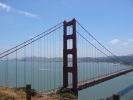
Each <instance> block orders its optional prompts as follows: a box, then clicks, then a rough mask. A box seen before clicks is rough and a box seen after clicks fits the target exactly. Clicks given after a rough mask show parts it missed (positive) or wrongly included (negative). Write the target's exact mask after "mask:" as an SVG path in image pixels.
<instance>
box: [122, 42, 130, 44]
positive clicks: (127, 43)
mask: <svg viewBox="0 0 133 100" xmlns="http://www.w3.org/2000/svg"><path fill="white" fill-rule="evenodd" d="M128 44H129V42H123V43H121V45H128Z"/></svg>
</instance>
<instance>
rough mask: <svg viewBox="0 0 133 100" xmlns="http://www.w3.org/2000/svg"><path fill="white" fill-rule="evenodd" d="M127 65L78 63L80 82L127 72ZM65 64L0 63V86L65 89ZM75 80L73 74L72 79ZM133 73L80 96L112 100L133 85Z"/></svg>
mask: <svg viewBox="0 0 133 100" xmlns="http://www.w3.org/2000/svg"><path fill="white" fill-rule="evenodd" d="M126 67H127V66H124V65H121V66H119V65H115V66H114V64H111V63H110V64H109V63H85V62H84V63H83V62H82V63H78V80H79V81H82V80H86V79H90V78H95V77H97V76H99V75H104V74H107V73H108V72H114V71H116V70H118V69H119V70H120V69H123V68H126ZM62 71H63V69H62V62H37V61H34V62H30V61H26V62H23V61H17V62H16V61H15V60H14V61H8V63H7V62H5V61H0V85H1V86H8V87H24V86H25V85H26V84H31V85H32V88H34V89H36V90H37V91H40V92H45V91H48V90H51V89H54V88H59V87H62V83H63V82H62V75H63V72H62ZM69 76H71V74H70V75H69ZM132 76H133V73H129V74H126V75H123V76H120V77H117V78H115V79H112V80H109V81H106V82H103V83H101V84H98V85H95V86H93V87H90V88H87V89H84V90H82V91H80V92H79V100H99V99H100V98H104V99H105V98H107V97H110V96H111V95H112V94H113V93H117V92H119V91H120V90H122V89H124V88H126V87H128V86H129V85H131V84H132V83H133V78H132ZM71 82H72V79H71V77H69V83H70V84H71ZM131 94H132V92H129V93H128V94H126V95H124V96H123V97H121V98H122V100H133V99H131V98H132V97H133V96H132V95H131Z"/></svg>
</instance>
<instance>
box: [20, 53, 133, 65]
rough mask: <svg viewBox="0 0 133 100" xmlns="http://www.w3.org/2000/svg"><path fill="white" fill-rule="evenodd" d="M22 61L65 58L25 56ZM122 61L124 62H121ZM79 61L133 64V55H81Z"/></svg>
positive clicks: (55, 60) (60, 59)
mask: <svg viewBox="0 0 133 100" xmlns="http://www.w3.org/2000/svg"><path fill="white" fill-rule="evenodd" d="M71 60H72V59H71V58H69V59H68V61H71ZM20 61H44V62H53V61H54V62H62V61H63V59H62V58H60V57H56V58H46V57H25V58H21V59H20ZM120 61H122V62H120ZM78 62H109V63H123V64H132V65H133V55H127V56H118V57H117V58H114V57H112V56H110V57H97V58H94V57H79V58H78Z"/></svg>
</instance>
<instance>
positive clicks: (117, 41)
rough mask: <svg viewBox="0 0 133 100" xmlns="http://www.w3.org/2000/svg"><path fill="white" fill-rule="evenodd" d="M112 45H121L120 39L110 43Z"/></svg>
mask: <svg viewBox="0 0 133 100" xmlns="http://www.w3.org/2000/svg"><path fill="white" fill-rule="evenodd" d="M110 43H111V44H113V45H117V44H121V41H120V40H119V39H113V40H111V41H110Z"/></svg>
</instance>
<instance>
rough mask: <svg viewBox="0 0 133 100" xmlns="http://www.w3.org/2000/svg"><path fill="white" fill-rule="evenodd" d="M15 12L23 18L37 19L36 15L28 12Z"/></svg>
mask: <svg viewBox="0 0 133 100" xmlns="http://www.w3.org/2000/svg"><path fill="white" fill-rule="evenodd" d="M17 12H18V13H20V14H23V15H25V16H28V17H32V18H37V17H38V15H36V14H32V13H30V12H26V11H17Z"/></svg>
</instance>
